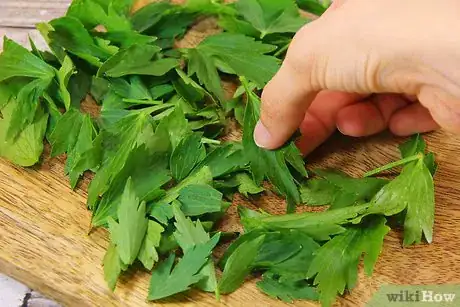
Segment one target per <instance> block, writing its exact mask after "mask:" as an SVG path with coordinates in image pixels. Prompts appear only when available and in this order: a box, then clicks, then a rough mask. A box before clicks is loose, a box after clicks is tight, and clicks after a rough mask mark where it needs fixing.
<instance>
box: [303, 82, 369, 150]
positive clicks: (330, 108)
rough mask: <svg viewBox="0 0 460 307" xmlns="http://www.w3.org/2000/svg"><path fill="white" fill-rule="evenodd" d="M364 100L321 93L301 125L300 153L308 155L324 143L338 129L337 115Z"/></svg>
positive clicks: (346, 94) (340, 94)
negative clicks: (343, 109) (348, 106)
mask: <svg viewBox="0 0 460 307" xmlns="http://www.w3.org/2000/svg"><path fill="white" fill-rule="evenodd" d="M363 98H364V97H363V96H362V95H358V94H350V93H343V92H331V91H323V92H321V93H319V94H318V95H317V96H316V98H315V100H314V101H313V103H312V105H311V106H310V108H309V109H308V112H307V113H306V114H305V118H304V120H303V122H302V124H301V125H300V132H301V133H302V137H301V138H300V139H299V140H298V141H297V147H298V148H299V149H300V151H301V152H302V153H303V154H304V155H306V154H307V153H310V152H311V151H313V150H314V149H315V148H316V147H318V146H319V145H320V144H321V143H323V142H324V141H325V140H326V139H327V138H328V137H329V136H330V135H331V134H332V133H333V132H334V131H335V129H336V116H337V113H338V112H339V111H340V110H341V109H342V108H344V107H345V106H347V105H350V104H352V103H356V101H359V100H360V99H363Z"/></svg>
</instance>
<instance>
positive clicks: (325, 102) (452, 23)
mask: <svg viewBox="0 0 460 307" xmlns="http://www.w3.org/2000/svg"><path fill="white" fill-rule="evenodd" d="M455 29H460V2H458V1H457V0H438V1H435V0H419V1H401V0H373V1H368V0H340V1H339V0H336V1H335V2H334V3H333V5H332V6H331V7H330V8H329V10H328V11H327V12H326V13H325V14H324V15H323V16H322V17H321V18H319V19H318V20H316V21H314V22H312V23H310V24H308V25H306V26H305V27H304V28H302V29H301V30H300V31H299V32H298V33H297V34H296V36H295V37H294V39H293V41H292V44H291V46H290V48H289V50H288V53H287V56H286V59H285V61H284V63H283V65H282V67H281V69H280V70H279V72H278V73H277V74H276V76H275V77H274V78H273V80H272V81H271V82H270V83H269V84H268V85H267V86H266V87H265V89H264V92H263V95H262V110H261V121H260V122H259V124H258V125H257V127H256V129H255V133H254V137H255V140H256V143H257V144H259V146H261V147H264V148H267V149H274V148H277V147H279V146H281V145H282V144H283V143H284V142H285V141H286V140H287V139H288V138H289V137H290V136H291V135H292V134H293V132H294V131H295V130H296V129H298V128H299V127H300V130H301V132H302V137H301V139H300V140H299V143H298V146H299V148H300V149H301V151H302V152H303V153H304V154H307V153H309V152H310V151H312V150H313V149H314V148H316V147H317V146H319V145H320V144H321V143H322V142H324V141H325V140H326V139H327V138H328V137H329V136H330V135H331V134H332V133H333V132H334V131H335V129H336V128H338V129H339V131H341V132H342V133H343V134H345V135H349V136H354V137H360V136H367V135H372V134H375V133H378V132H381V131H383V130H385V129H389V130H390V131H392V132H393V133H394V134H396V135H401V136H405V135H411V134H414V133H423V132H428V131H431V130H435V129H437V128H439V126H441V127H442V128H445V129H446V130H449V131H453V132H460V35H458V33H457V32H458V31H456V30H455Z"/></svg>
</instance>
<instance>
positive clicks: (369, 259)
mask: <svg viewBox="0 0 460 307" xmlns="http://www.w3.org/2000/svg"><path fill="white" fill-rule="evenodd" d="M385 223H386V219H385V218H384V217H378V218H376V219H374V220H372V221H371V223H370V224H369V225H363V227H350V228H348V229H347V230H346V231H345V232H344V233H343V234H340V235H338V236H336V237H334V238H333V239H332V240H330V241H329V242H327V243H326V244H324V245H323V246H322V247H321V248H320V249H319V250H318V252H317V253H316V256H315V258H314V259H313V262H312V264H311V266H310V269H309V270H308V277H309V278H312V277H314V284H315V285H318V292H319V299H320V302H321V304H322V305H323V306H332V304H333V302H334V301H335V297H336V295H337V294H343V293H344V290H345V288H348V289H352V288H353V287H354V286H355V284H356V280H357V277H358V264H359V261H360V259H361V256H362V254H364V270H365V272H366V274H367V275H371V274H372V271H373V268H374V265H375V263H376V261H377V258H378V255H379V254H380V251H381V249H382V245H383V238H384V237H385V235H386V234H387V233H388V231H390V228H389V227H388V226H386V225H385Z"/></svg>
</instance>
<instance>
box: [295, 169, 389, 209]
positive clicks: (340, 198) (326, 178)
mask: <svg viewBox="0 0 460 307" xmlns="http://www.w3.org/2000/svg"><path fill="white" fill-rule="evenodd" d="M315 173H316V174H317V175H318V176H320V178H318V179H312V180H309V181H308V182H307V183H306V184H305V185H303V186H302V187H301V189H300V193H301V197H302V201H303V202H304V203H306V204H308V205H331V207H330V208H331V209H337V208H343V207H348V206H352V205H355V204H357V203H366V202H368V201H370V200H371V199H372V197H373V196H374V195H375V194H376V193H377V192H378V191H379V190H380V189H381V188H382V187H383V186H384V185H385V184H387V183H388V181H387V180H384V179H378V178H352V177H350V176H348V175H346V174H344V173H341V172H337V171H327V170H316V171H315Z"/></svg>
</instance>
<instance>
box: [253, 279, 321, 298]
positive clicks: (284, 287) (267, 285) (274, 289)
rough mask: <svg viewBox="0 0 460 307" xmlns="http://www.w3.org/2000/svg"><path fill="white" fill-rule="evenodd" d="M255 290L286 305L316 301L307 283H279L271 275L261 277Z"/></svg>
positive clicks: (285, 281)
mask: <svg viewBox="0 0 460 307" xmlns="http://www.w3.org/2000/svg"><path fill="white" fill-rule="evenodd" d="M257 288H259V290H261V291H262V292H263V293H265V294H267V295H268V296H271V297H273V298H275V299H276V298H279V299H280V300H282V301H285V302H286V303H292V302H293V301H294V300H318V293H317V292H316V289H315V288H314V287H312V286H310V284H309V283H308V282H307V281H305V280H300V281H288V280H283V281H280V280H279V278H277V277H276V276H275V275H274V274H271V273H265V274H264V275H263V279H262V280H261V281H259V282H257Z"/></svg>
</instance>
